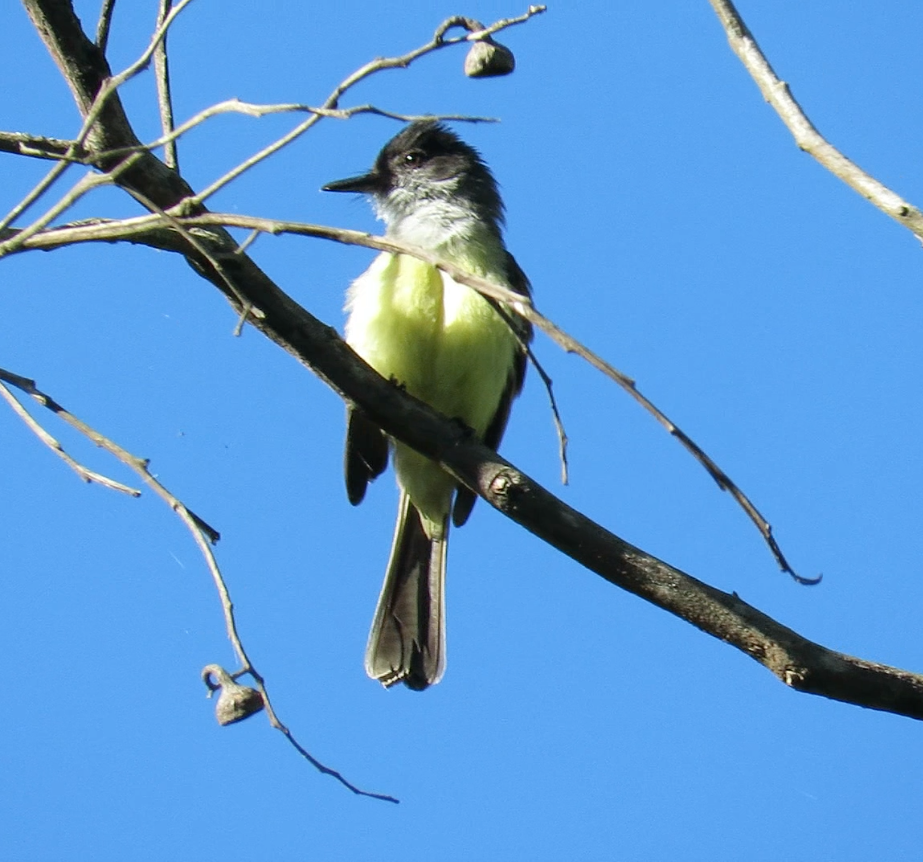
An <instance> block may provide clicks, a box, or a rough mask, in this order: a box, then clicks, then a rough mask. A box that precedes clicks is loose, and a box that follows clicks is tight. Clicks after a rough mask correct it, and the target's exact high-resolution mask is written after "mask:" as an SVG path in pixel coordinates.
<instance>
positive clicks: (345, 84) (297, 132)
mask: <svg viewBox="0 0 923 862" xmlns="http://www.w3.org/2000/svg"><path fill="white" fill-rule="evenodd" d="M544 11H545V7H544V6H530V7H529V9H528V10H527V11H526V12H525V14H523V15H520V16H519V17H518V18H506V19H504V20H502V21H498V22H496V23H495V24H492V25H491V26H490V27H487V28H485V29H484V30H482V31H480V32H478V33H469V34H467V35H465V36H458V37H454V38H451V39H445V38H443V35H442V33H440V29H437V30H436V35H435V36H434V37H433V38H432V39H431V40H430V41H429V42H427V43H426V44H425V45H422V46H421V47H419V48H415V49H414V50H413V51H409V52H408V53H406V54H403V55H401V56H400V57H379V58H378V59H377V60H373V61H372V62H370V63H366V64H365V65H364V66H362V67H361V68H360V69H358V70H356V71H355V72H353V73H352V74H351V75H349V76H348V77H347V78H346V79H345V80H343V81H342V82H341V83H339V84H337V86H336V87H335V88H334V89H333V92H332V93H331V94H330V95H329V96H328V97H327V99H326V101H325V102H324V104H323V108H324V109H326V110H332V109H336V108H338V107H339V100H340V98H341V97H342V96H343V94H344V93H346V92H347V91H348V90H349V89H351V88H352V87H354V86H355V85H356V84H358V83H359V82H360V81H362V80H364V79H365V78H367V77H369V76H370V75H373V74H375V73H377V72H381V71H383V70H385V69H396V68H400V69H404V68H406V67H407V66H409V65H410V64H411V63H412V62H413V61H414V60H417V59H419V58H420V57H422V56H424V55H425V54H430V53H432V52H434V51H438V50H440V49H441V48H446V47H449V46H450V45H457V44H459V43H461V42H465V41H469V40H471V39H476V38H483V37H485V36H489V35H490V34H492V33H496V32H499V31H500V30H505V29H506V28H507V27H512V26H514V25H516V24H523V23H525V22H526V21H528V20H529V19H530V18H532V17H533V16H535V15H539V14H541V13H542V12H544ZM450 20H452V19H450ZM443 27H445V24H443ZM443 32H444V31H443ZM323 116H324V114H322V113H320V112H315V113H313V114H312V116H310V117H308V119H306V120H305V121H304V122H302V123H300V124H299V125H297V126H296V127H295V128H294V129H292V130H291V131H290V132H288V133H287V134H285V135H282V137H280V138H278V139H277V140H276V141H274V142H273V143H271V144H269V145H268V146H266V147H264V148H263V149H262V150H260V151H259V152H258V153H255V154H254V155H253V156H251V157H250V158H249V159H246V160H245V161H243V162H241V163H240V164H239V165H237V166H236V167H234V168H232V169H231V170H230V171H228V172H227V173H226V174H224V176H222V177H219V178H218V179H217V180H215V181H214V182H213V183H212V184H211V185H210V186H208V187H207V188H206V189H204V190H203V191H201V192H199V193H198V194H196V195H195V196H194V197H192V198H190V199H189V203H190V205H192V206H195V205H200V204H202V203H204V202H205V201H206V200H207V199H208V198H210V197H211V196H212V195H214V194H215V193H216V192H217V191H218V190H219V189H222V188H224V186H226V185H227V184H228V183H230V182H231V181H232V180H235V179H237V177H239V176H240V175H241V174H243V173H244V172H245V171H248V170H250V168H252V167H254V166H255V165H258V164H259V163H260V162H262V161H263V160H265V159H267V158H269V156H271V155H273V153H277V152H278V151H279V150H281V149H282V148H283V147H285V146H287V145H288V144H290V143H292V141H294V140H297V139H298V138H299V137H301V136H302V135H303V134H304V133H305V132H306V131H308V129H310V128H311V127H312V126H314V125H315V124H316V123H317V122H319V121H320V120H321V119H322V118H323Z"/></svg>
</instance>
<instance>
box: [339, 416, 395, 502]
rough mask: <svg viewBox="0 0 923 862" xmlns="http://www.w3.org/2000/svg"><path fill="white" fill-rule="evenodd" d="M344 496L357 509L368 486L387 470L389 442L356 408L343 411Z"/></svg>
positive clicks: (379, 429)
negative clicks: (344, 433)
mask: <svg viewBox="0 0 923 862" xmlns="http://www.w3.org/2000/svg"><path fill="white" fill-rule="evenodd" d="M343 461H344V463H343V467H344V470H345V472H346V496H347V497H349V502H350V503H352V504H353V505H354V506H357V505H358V504H359V503H361V502H362V498H363V497H365V489H366V487H367V486H368V484H369V482H371V481H372V480H373V479H376V478H377V477H378V476H380V475H381V474H382V473H384V471H385V467H387V466H388V438H387V437H386V436H385V435H384V433H383V432H382V430H381V428H379V427H378V426H377V425H376V424H375V423H374V422H372V421H371V420H369V419H366V417H365V416H364V415H363V414H362V413H360V412H359V411H358V410H357V409H356V408H355V407H347V408H346V451H345V453H344V458H343Z"/></svg>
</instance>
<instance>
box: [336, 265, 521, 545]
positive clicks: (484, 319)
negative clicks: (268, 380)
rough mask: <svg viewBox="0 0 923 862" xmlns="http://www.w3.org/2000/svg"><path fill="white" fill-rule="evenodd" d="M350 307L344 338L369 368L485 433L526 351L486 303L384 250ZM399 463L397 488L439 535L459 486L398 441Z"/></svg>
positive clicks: (355, 289)
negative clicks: (520, 353) (518, 352)
mask: <svg viewBox="0 0 923 862" xmlns="http://www.w3.org/2000/svg"><path fill="white" fill-rule="evenodd" d="M444 250H445V251H448V249H444ZM447 256H449V255H447ZM452 259H453V260H454V261H455V262H456V263H457V264H459V265H460V266H464V267H466V268H467V269H468V270H469V271H471V272H472V273H476V274H478V275H485V276H488V277H490V276H494V277H495V278H498V279H499V278H500V276H499V275H498V274H496V273H491V272H489V271H486V269H485V267H483V266H481V265H479V263H480V261H477V260H471V259H468V260H459V259H457V257H454V256H453V257H452ZM347 310H349V311H350V317H349V321H348V323H347V326H346V340H347V342H348V343H349V345H350V346H351V347H352V348H353V349H354V350H355V351H356V352H357V353H358V354H359V355H360V356H362V357H363V359H365V360H366V362H368V363H369V365H371V366H372V367H373V368H374V369H375V370H376V371H377V372H378V373H379V374H381V375H382V376H383V377H386V378H391V379H394V380H396V381H397V382H398V383H401V384H403V385H404V386H405V387H406V389H407V391H408V392H410V393H411V394H412V395H414V396H416V397H417V398H419V399H420V400H422V401H425V402H426V403H427V404H429V405H430V406H432V407H434V408H435V409H436V410H438V411H439V412H440V413H444V414H445V415H446V416H448V417H450V418H455V419H460V420H461V421H462V422H464V423H465V424H466V425H467V426H469V427H470V428H473V429H474V431H475V432H476V433H477V435H478V436H479V437H481V436H483V435H484V433H485V431H486V430H487V427H488V425H489V424H490V421H491V419H492V418H493V416H494V414H495V413H496V410H497V406H498V405H499V403H500V398H501V396H502V394H503V390H504V389H505V387H506V383H507V378H508V375H509V372H510V369H511V367H512V365H513V359H514V354H515V351H516V350H517V349H518V348H517V342H516V337H515V336H514V335H513V333H512V332H511V331H510V329H509V327H508V326H507V325H506V323H505V322H504V321H503V319H502V318H501V317H500V316H499V315H498V314H497V313H496V311H494V309H493V308H492V307H491V306H490V304H489V303H488V302H487V301H486V300H485V299H484V298H483V297H482V296H480V295H479V294H478V293H477V292H475V291H474V290H472V289H471V288H469V287H466V286H465V285H461V284H458V283H457V282H455V281H453V280H452V279H451V278H449V277H448V276H447V275H445V274H444V273H441V272H440V271H439V270H437V269H436V268H435V267H433V266H430V265H429V264H427V263H424V262H423V261H420V260H417V259H416V258H414V257H409V256H407V255H392V254H387V253H383V254H380V255H379V256H378V257H377V258H376V259H375V260H374V261H373V263H372V265H371V266H370V267H369V269H368V270H366V272H365V273H363V274H362V275H361V276H359V278H358V279H356V281H355V282H353V285H352V286H351V288H350V290H349V294H348V297H347ZM394 466H395V472H396V473H397V479H398V483H399V484H400V486H401V487H402V488H404V489H405V490H406V491H407V493H408V494H409V495H410V499H411V501H412V502H413V504H414V505H415V506H416V507H417V508H418V509H419V510H420V512H421V513H422V514H423V516H424V518H425V520H426V521H427V522H428V524H427V526H428V530H427V532H429V533H430V534H431V535H433V534H437V533H441V530H442V523H443V521H444V519H445V516H446V514H447V513H448V511H449V507H450V505H451V497H452V488H453V481H452V479H451V478H450V477H449V476H448V475H447V474H445V473H443V471H442V470H441V469H440V468H439V467H438V466H437V465H436V464H434V463H433V462H432V461H430V460H428V459H426V458H423V457H422V456H420V455H417V453H416V452H413V451H412V450H410V449H408V448H407V447H405V446H402V445H400V444H397V445H396V446H395V453H394Z"/></svg>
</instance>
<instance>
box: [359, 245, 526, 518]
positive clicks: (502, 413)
mask: <svg viewBox="0 0 923 862" xmlns="http://www.w3.org/2000/svg"><path fill="white" fill-rule="evenodd" d="M506 277H507V282H508V284H509V286H510V287H511V288H512V289H513V290H515V291H516V293H521V294H522V295H523V296H532V288H531V285H530V284H529V279H528V278H527V277H526V274H525V273H524V272H523V271H522V269H520V267H519V264H518V263H516V258H514V257H513V255H511V254H510V253H509V252H507V253H506ZM500 308H501V309H502V311H503V313H504V314H505V315H506V316H507V318H508V319H509V323H510V325H511V326H512V328H513V331H514V332H515V333H516V335H517V336H518V337H519V341H520V343H521V344H522V345H527V344H529V342H530V341H532V324H531V323H529V321H528V320H525V319H523V318H522V317H520V316H519V315H518V314H516V312H514V311H513V310H511V309H510V308H509V307H507V306H505V305H502V304H501V305H500ZM527 363H528V357H527V356H526V351H525V347H524V346H523V347H522V348H521V349H520V350H518V351H517V352H516V356H515V357H514V359H513V365H512V367H511V368H510V373H509V376H508V377H507V380H506V388H505V389H504V390H503V395H502V396H501V398H500V403H499V404H498V405H497V412H496V413H494V417H493V419H491V420H490V425H488V426H487V431H486V432H485V433H484V444H485V445H486V446H489V447H490V448H491V449H493V450H494V451H495V452H496V451H497V449H499V448H500V441H501V440H502V439H503V432H504V431H505V430H506V423H507V422H508V421H509V418H510V409H511V408H512V406H513V400H514V399H515V398H516V396H517V395H519V393H520V392H521V391H522V384H523V380H524V379H525V376H526V365H527ZM350 499H352V498H350ZM360 499H361V498H360ZM475 500H477V494H475V493H474V492H473V491H469V490H468V489H467V488H465V487H463V486H462V487H459V488H458V491H457V492H456V494H455V505H454V506H453V507H452V523H453V524H454V525H455V526H456V527H460V526H462V524H464V523H465V521H467V520H468V516H469V515H470V514H471V510H472V508H474V501H475Z"/></svg>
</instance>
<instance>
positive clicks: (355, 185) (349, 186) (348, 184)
mask: <svg viewBox="0 0 923 862" xmlns="http://www.w3.org/2000/svg"><path fill="white" fill-rule="evenodd" d="M380 188H381V177H380V176H379V175H378V174H376V173H375V172H374V171H371V172H370V173H367V174H363V175H362V176H361V177H349V179H345V180H336V181H335V182H332V183H327V185H325V186H324V187H323V188H322V189H321V191H322V192H357V193H359V194H364V195H370V194H374V193H375V192H377V191H378V190H379V189H380Z"/></svg>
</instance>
